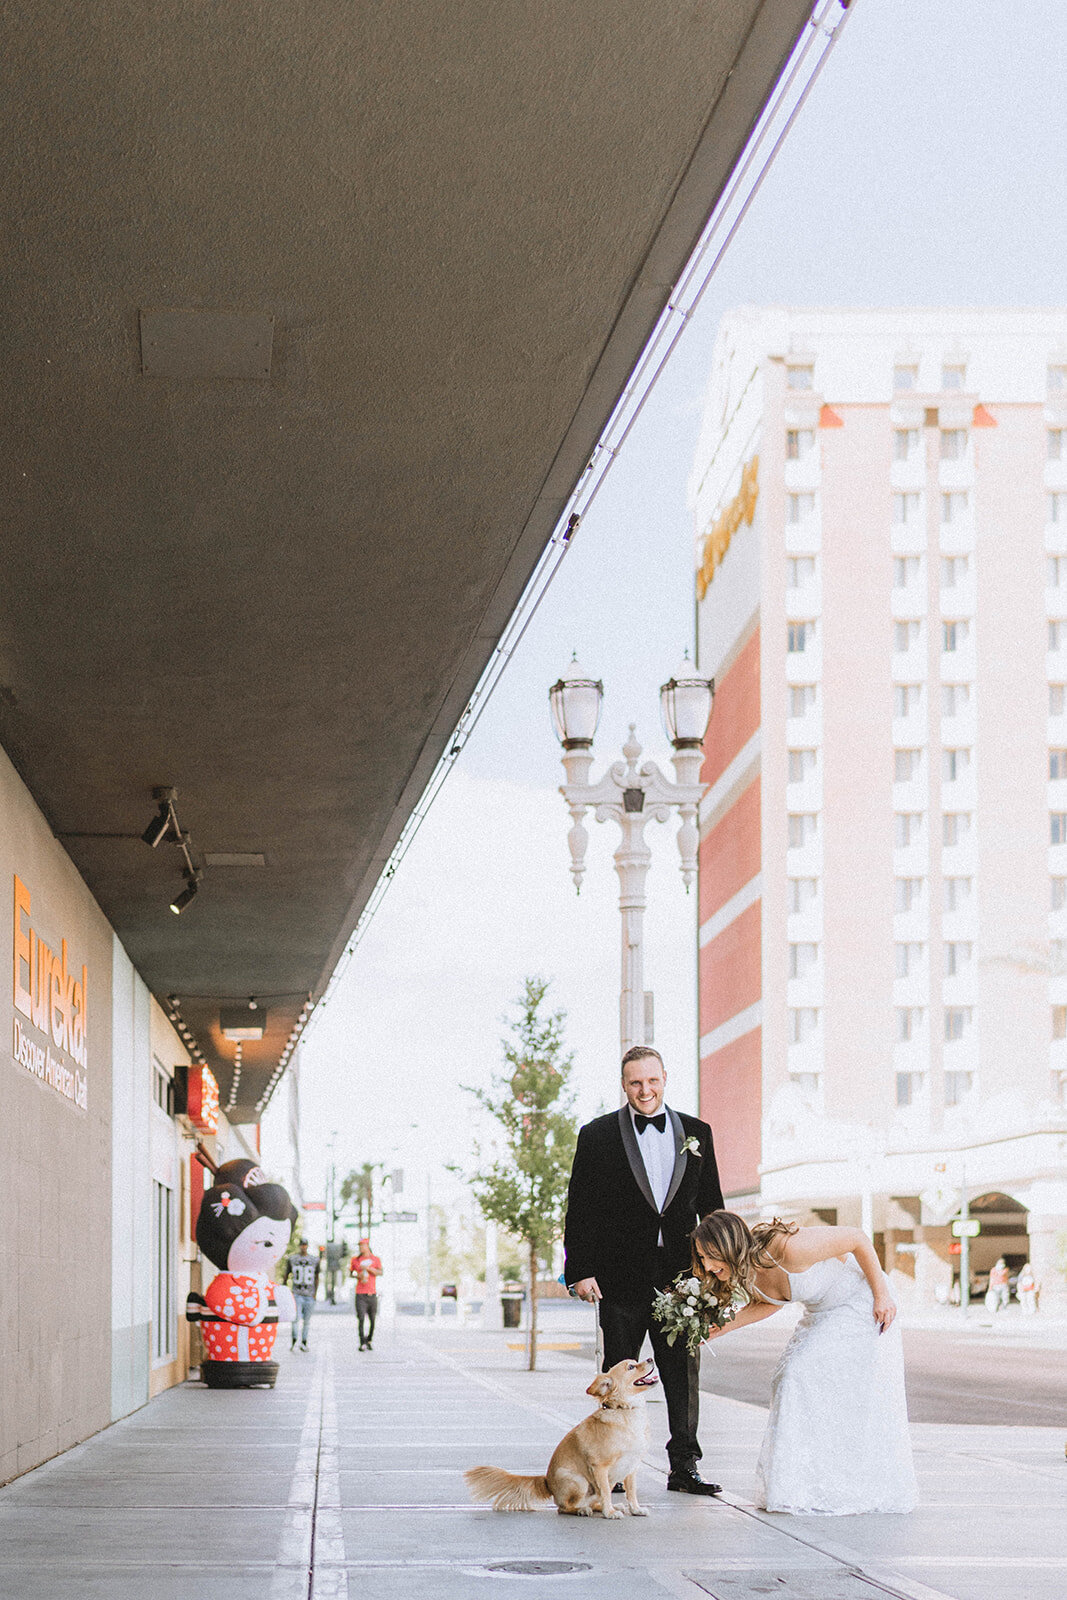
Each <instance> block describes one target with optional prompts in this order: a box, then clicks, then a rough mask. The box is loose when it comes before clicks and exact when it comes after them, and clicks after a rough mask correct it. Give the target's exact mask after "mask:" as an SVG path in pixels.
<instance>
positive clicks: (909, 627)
mask: <svg viewBox="0 0 1067 1600" xmlns="http://www.w3.org/2000/svg"><path fill="white" fill-rule="evenodd" d="M918 642H919V624H918V622H917V621H911V622H894V624H893V649H894V650H895V651H896V653H897V654H898V655H903V654H904V652H905V651H907V650H910V649H911V647H912V645H916V644H918Z"/></svg>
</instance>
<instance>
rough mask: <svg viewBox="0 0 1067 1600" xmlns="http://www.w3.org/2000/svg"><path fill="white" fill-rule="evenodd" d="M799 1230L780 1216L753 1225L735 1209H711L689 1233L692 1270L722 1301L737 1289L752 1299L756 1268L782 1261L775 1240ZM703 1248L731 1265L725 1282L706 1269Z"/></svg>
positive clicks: (725, 1303)
mask: <svg viewBox="0 0 1067 1600" xmlns="http://www.w3.org/2000/svg"><path fill="white" fill-rule="evenodd" d="M796 1231H797V1225H796V1223H795V1222H783V1221H782V1220H781V1218H780V1217H774V1218H773V1219H772V1221H770V1222H757V1223H756V1224H755V1225H754V1226H753V1227H751V1228H750V1227H749V1225H748V1223H747V1222H745V1220H744V1219H743V1218H742V1217H739V1216H738V1215H737V1213H736V1212H735V1211H709V1212H708V1214H707V1216H706V1217H704V1218H702V1219H701V1221H700V1222H698V1223H697V1225H696V1227H695V1228H694V1229H693V1231H692V1233H691V1234H690V1235H689V1238H690V1241H691V1243H692V1247H693V1274H694V1276H695V1277H697V1278H699V1279H700V1281H701V1283H703V1284H705V1285H706V1286H707V1287H709V1288H710V1289H711V1291H712V1293H713V1294H714V1296H715V1298H716V1299H717V1300H718V1301H719V1303H720V1304H721V1305H729V1303H730V1301H731V1300H732V1299H733V1297H734V1295H735V1294H736V1293H737V1291H738V1289H740V1290H742V1291H743V1292H744V1293H745V1294H746V1295H747V1296H748V1298H749V1299H751V1298H752V1286H753V1280H754V1278H755V1275H756V1272H757V1270H758V1269H759V1268H760V1267H764V1268H771V1267H777V1266H778V1265H779V1262H778V1260H777V1258H776V1257H775V1256H774V1255H773V1254H772V1253H771V1244H772V1242H773V1240H775V1239H780V1238H787V1237H788V1236H789V1235H790V1234H791V1233H796ZM701 1249H703V1250H705V1251H707V1253H708V1255H709V1256H715V1257H717V1259H718V1260H719V1261H721V1262H723V1264H724V1265H725V1266H727V1267H729V1269H730V1276H729V1278H728V1279H727V1280H726V1281H725V1282H724V1281H723V1280H722V1279H720V1278H716V1277H715V1275H714V1273H711V1272H707V1271H705V1269H704V1265H703V1263H702V1262H701V1259H700V1250H701Z"/></svg>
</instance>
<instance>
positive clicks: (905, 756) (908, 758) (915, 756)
mask: <svg viewBox="0 0 1067 1600" xmlns="http://www.w3.org/2000/svg"><path fill="white" fill-rule="evenodd" d="M922 756H923V753H922V751H921V750H894V751H893V782H894V783H911V782H912V780H913V779H914V778H917V777H918V776H919V774H920V772H921V770H922Z"/></svg>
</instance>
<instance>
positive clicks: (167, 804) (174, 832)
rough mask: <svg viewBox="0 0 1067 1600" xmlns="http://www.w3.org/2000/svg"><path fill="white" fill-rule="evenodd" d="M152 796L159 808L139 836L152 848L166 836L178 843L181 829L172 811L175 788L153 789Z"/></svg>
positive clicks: (176, 796)
mask: <svg viewBox="0 0 1067 1600" xmlns="http://www.w3.org/2000/svg"><path fill="white" fill-rule="evenodd" d="M152 798H153V800H156V801H158V803H159V810H158V811H157V812H156V815H155V816H154V817H153V818H152V820H151V822H150V823H149V824H148V827H147V828H146V829H145V831H144V832H143V833H142V835H141V838H142V839H143V840H144V842H145V844H146V845H148V846H149V848H150V849H152V850H154V849H155V848H156V846H157V845H161V844H162V843H163V841H164V839H167V838H170V839H171V840H172V841H173V842H174V843H175V844H179V843H180V842H181V829H180V828H179V827H178V818H177V816H176V815H175V812H174V802H175V800H176V799H177V798H178V791H177V789H170V788H158V789H153V790H152Z"/></svg>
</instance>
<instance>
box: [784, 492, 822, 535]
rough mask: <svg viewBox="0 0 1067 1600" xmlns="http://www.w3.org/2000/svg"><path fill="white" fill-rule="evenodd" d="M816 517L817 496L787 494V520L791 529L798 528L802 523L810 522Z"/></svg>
mask: <svg viewBox="0 0 1067 1600" xmlns="http://www.w3.org/2000/svg"><path fill="white" fill-rule="evenodd" d="M814 515H815V496H814V495H813V494H787V495H786V497H785V520H786V521H787V522H788V523H789V524H790V526H791V527H796V526H797V525H798V524H799V523H801V522H810V520H811V518H812V517H813V516H814Z"/></svg>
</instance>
